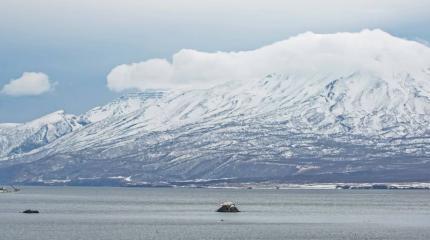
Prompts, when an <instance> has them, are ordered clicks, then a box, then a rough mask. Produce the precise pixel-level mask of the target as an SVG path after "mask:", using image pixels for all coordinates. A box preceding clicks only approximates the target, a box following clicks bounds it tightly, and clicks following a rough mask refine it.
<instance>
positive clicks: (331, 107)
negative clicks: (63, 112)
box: [0, 30, 430, 182]
mask: <svg viewBox="0 0 430 240" xmlns="http://www.w3.org/2000/svg"><path fill="white" fill-rule="evenodd" d="M301 38H305V39H301ZM301 38H300V37H296V38H293V39H291V40H286V41H283V42H279V43H276V44H274V45H273V46H276V49H279V46H281V47H282V48H281V49H284V50H285V53H286V54H287V53H290V51H291V49H294V47H296V46H297V42H301V44H300V47H301V49H296V50H294V51H302V52H306V53H307V54H308V56H307V59H296V60H297V63H295V64H296V65H297V66H296V67H294V66H291V65H286V66H285V68H284V70H282V69H281V70H279V71H277V72H274V73H273V72H272V73H266V74H265V76H263V77H262V78H260V79H243V80H234V81H230V82H227V83H223V84H220V85H217V86H215V87H212V88H210V89H200V90H174V91H173V90H172V91H168V92H163V93H162V94H158V93H157V94H156V97H150V98H145V97H142V96H139V95H136V96H139V97H130V96H129V97H125V98H120V99H118V100H116V101H114V102H112V103H110V104H108V105H106V106H104V107H99V108H95V109H93V110H90V111H89V112H88V113H86V114H84V115H82V116H80V117H79V119H85V120H87V122H88V123H89V124H86V125H85V126H83V125H82V124H81V125H79V127H78V128H76V129H71V130H70V131H68V132H67V134H65V135H64V134H63V136H58V137H57V138H56V139H55V140H54V141H49V142H45V143H47V144H45V145H43V146H42V145H40V147H38V148H35V147H34V148H33V149H34V150H33V151H31V152H29V153H26V154H21V155H19V156H15V157H13V158H11V157H4V158H3V161H1V162H0V176H1V177H0V181H3V182H39V181H54V180H55V181H59V180H61V181H78V180H81V179H118V177H119V176H122V177H123V179H127V181H132V182H165V181H168V182H178V181H198V180H199V179H237V181H245V180H246V181H248V180H282V181H332V182H335V181H428V180H430V175H429V174H428V172H429V170H430V158H429V156H430V48H428V47H426V46H424V45H422V44H419V43H417V42H413V41H407V40H403V39H399V38H396V37H393V36H391V35H389V34H387V33H384V32H382V31H380V30H375V31H363V32H361V33H354V34H352V33H345V34H344V35H341V37H339V35H336V37H333V36H331V35H319V34H311V33H307V34H305V35H303V36H301ZM345 39H348V41H346V40H345ZM300 40H302V41H300ZM305 40H306V41H305ZM302 42H306V44H303V43H302ZM345 42H354V43H355V44H346V43H345ZM273 46H272V47H273ZM363 46H364V47H363ZM369 46H370V47H369ZM266 48H270V46H269V47H266ZM321 49H323V50H321ZM266 51H270V49H268V50H267V49H266ZM313 53H314V54H313ZM302 55H303V54H302ZM302 55H300V56H301V57H300V58H302ZM294 57H295V55H292V56H290V55H288V54H287V56H285V58H287V59H288V61H287V62H288V63H294ZM316 59H317V60H316ZM322 60H324V61H322ZM281 62H282V61H281ZM298 63H302V65H300V64H298ZM315 64H320V65H315ZM306 67H307V68H306ZM306 69H308V71H306ZM20 127H21V125H1V128H2V129H3V130H1V131H2V135H1V136H2V137H3V136H5V137H8V138H11V139H13V138H14V136H13V135H9V132H12V131H17V130H16V129H19V128H20ZM7 131H9V132H7ZM15 136H16V135H15ZM5 146H6V145H5ZM1 147H2V149H6V147H3V144H2V145H1ZM4 152H6V151H4ZM10 152H11V151H10V150H9V151H8V152H7V153H10ZM21 152H25V151H21ZM4 156H5V155H4ZM6 173H8V174H6ZM120 178H121V177H120Z"/></svg>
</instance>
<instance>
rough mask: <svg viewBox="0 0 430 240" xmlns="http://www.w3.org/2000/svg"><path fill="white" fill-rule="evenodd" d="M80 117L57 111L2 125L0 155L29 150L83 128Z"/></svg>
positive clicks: (0, 129) (0, 127)
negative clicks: (32, 118) (28, 120)
mask: <svg viewBox="0 0 430 240" xmlns="http://www.w3.org/2000/svg"><path fill="white" fill-rule="evenodd" d="M84 124H85V123H83V122H81V121H80V120H79V118H78V117H76V116H74V115H71V114H65V113H64V111H62V110H61V111H57V112H53V113H51V114H48V115H45V116H43V117H41V118H38V119H36V120H33V121H31V122H27V123H22V124H16V123H13V124H1V125H0V157H4V156H8V155H14V154H21V153H26V152H29V151H31V150H33V149H36V148H38V147H40V146H43V145H45V144H47V143H49V142H52V141H53V140H55V139H57V138H59V137H62V136H63V135H65V134H67V133H69V132H72V131H75V130H77V129H79V128H81V127H82V126H83V125H84Z"/></svg>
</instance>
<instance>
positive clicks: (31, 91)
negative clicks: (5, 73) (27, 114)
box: [1, 72, 53, 96]
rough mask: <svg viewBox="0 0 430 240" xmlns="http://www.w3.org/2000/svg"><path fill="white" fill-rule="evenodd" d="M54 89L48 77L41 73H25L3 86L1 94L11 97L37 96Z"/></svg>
mask: <svg viewBox="0 0 430 240" xmlns="http://www.w3.org/2000/svg"><path fill="white" fill-rule="evenodd" d="M52 89H53V83H52V82H51V81H50V80H49V77H48V75H46V74H44V73H41V72H24V73H23V74H22V76H21V77H20V78H17V79H12V80H10V82H9V83H8V84H6V85H4V86H3V88H2V90H1V93H2V94H5V95H9V96H36V95H40V94H43V93H46V92H48V91H51V90H52Z"/></svg>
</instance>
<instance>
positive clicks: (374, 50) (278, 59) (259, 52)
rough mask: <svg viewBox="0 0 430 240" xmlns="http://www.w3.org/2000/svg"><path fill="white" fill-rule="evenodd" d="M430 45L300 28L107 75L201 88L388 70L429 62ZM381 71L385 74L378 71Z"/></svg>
mask: <svg viewBox="0 0 430 240" xmlns="http://www.w3.org/2000/svg"><path fill="white" fill-rule="evenodd" d="M429 56H430V48H428V47H426V46H425V45H422V44H419V43H417V42H414V41H408V40H404V39H400V38H397V37H394V36H391V35H390V34H388V33H385V32H383V31H381V30H363V31H361V32H359V33H335V34H315V33H310V32H308V33H304V34H300V35H298V36H296V37H292V38H289V39H287V40H284V41H280V42H276V43H274V44H271V45H268V46H264V47H261V48H259V49H256V50H251V51H242V52H215V53H206V52H200V51H196V50H190V49H184V50H181V51H179V52H178V53H176V54H174V55H173V57H172V62H171V63H169V62H168V61H167V60H163V59H151V60H148V61H144V62H140V63H133V64H130V65H120V66H117V67H115V68H114V69H112V71H111V72H110V73H109V75H108V77H107V82H108V87H109V88H110V89H111V90H113V91H123V90H126V89H138V90H143V89H147V88H172V87H187V88H206V87H211V86H213V85H216V84H219V83H223V82H226V81H249V80H253V79H259V78H262V77H264V76H266V75H267V74H270V73H274V72H276V73H280V74H286V75H296V76H297V75H300V76H306V77H312V76H313V75H315V74H325V75H333V74H336V75H344V74H351V73H352V72H357V71H367V72H378V76H392V74H393V72H394V71H397V72H402V71H408V70H411V69H417V68H421V69H418V70H422V67H423V66H425V67H430V66H428V65H429V62H430V59H429ZM384 74H386V75H384Z"/></svg>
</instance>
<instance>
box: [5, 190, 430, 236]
mask: <svg viewBox="0 0 430 240" xmlns="http://www.w3.org/2000/svg"><path fill="white" fill-rule="evenodd" d="M225 200H231V201H235V202H237V203H238V204H239V209H240V210H241V211H242V212H241V213H230V214H229V213H216V212H214V211H215V210H216V208H217V206H218V204H219V203H220V202H222V201H225ZM28 208H31V209H38V210H40V211H41V213H40V214H34V215H27V214H22V213H19V212H20V211H23V210H25V209H28ZM0 231H1V232H0V239H2V240H9V239H13V240H20V239H29V240H51V239H60V240H69V239H73V240H75V239H88V240H96V239H103V240H104V239H166V240H167V239H169V240H170V239H199V240H201V239H247V240H248V239H330V240H333V239H401V240H405V239H423V240H424V239H425V240H428V239H430V192H429V191H389V190H381V191H377V190H354V191H347V190H256V189H253V190H247V189H190V188H186V189H182V188H176V189H174V188H160V189H157V188H149V189H148V188H104V187H101V188H92V187H23V188H22V191H21V192H18V193H10V194H0Z"/></svg>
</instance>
